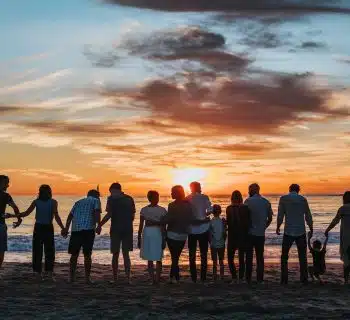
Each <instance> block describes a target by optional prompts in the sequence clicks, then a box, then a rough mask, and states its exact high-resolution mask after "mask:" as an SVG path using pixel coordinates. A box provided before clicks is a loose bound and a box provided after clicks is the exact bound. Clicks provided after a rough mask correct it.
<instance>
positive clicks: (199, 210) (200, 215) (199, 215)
mask: <svg viewBox="0 0 350 320" xmlns="http://www.w3.org/2000/svg"><path fill="white" fill-rule="evenodd" d="M187 200H188V201H189V202H190V203H191V204H192V206H193V208H194V214H195V217H194V219H195V220H205V219H206V218H207V216H208V213H210V212H211V211H212V206H211V202H210V200H209V197H208V196H207V195H205V194H201V193H192V194H190V195H189V196H188V197H187ZM209 226H210V223H209V221H208V222H206V223H202V224H199V225H192V226H191V227H190V234H202V233H204V232H207V231H208V230H209Z"/></svg>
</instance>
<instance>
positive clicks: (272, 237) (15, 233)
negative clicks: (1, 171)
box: [5, 196, 342, 264]
mask: <svg viewBox="0 0 350 320" xmlns="http://www.w3.org/2000/svg"><path fill="white" fill-rule="evenodd" d="M267 198H268V199H269V200H270V201H271V204H272V208H273V211H274V218H273V222H272V224H271V226H270V227H269V228H268V230H267V233H266V248H265V257H266V260H267V261H278V260H279V258H280V254H281V242H282V236H277V235H276V233H275V230H276V216H277V206H278V200H279V197H278V196H270V197H267ZM307 198H308V201H309V205H310V208H311V210H312V213H313V219H314V231H315V232H314V234H315V235H314V237H317V238H319V239H320V240H323V239H324V237H323V233H324V230H325V229H326V227H327V226H328V224H329V223H330V222H331V220H332V219H333V217H334V216H335V214H336V212H337V210H338V208H339V207H340V206H341V204H342V198H341V197H340V196H308V197H307ZM14 200H15V201H16V203H17V205H18V206H19V208H20V210H21V211H24V210H25V209H27V207H28V206H29V205H30V203H31V201H32V200H33V197H28V196H17V197H14ZM56 200H57V201H58V203H59V214H60V216H61V218H62V221H63V223H65V221H66V218H67V216H68V214H69V212H70V209H71V207H72V206H73V204H74V202H75V201H77V200H78V198H77V197H73V196H58V197H56ZM170 201H171V199H170V198H161V200H160V205H162V206H165V207H167V204H168V203H169V202H170ZM211 201H212V203H215V204H220V205H221V206H222V209H223V212H225V209H226V207H227V206H228V205H229V203H230V198H229V197H211ZM101 202H102V208H104V207H105V205H106V198H102V199H101ZM135 204H136V209H137V214H136V219H135V221H134V251H133V252H132V254H131V257H132V261H133V263H135V264H145V261H142V260H141V259H140V257H139V250H138V249H137V247H136V243H137V231H138V226H139V212H140V210H141V208H142V207H144V206H146V205H147V204H148V202H147V199H146V198H135ZM8 212H10V210H8ZM34 217H35V212H33V213H32V214H31V215H30V216H29V217H26V218H24V219H23V222H22V225H21V226H20V227H19V228H17V229H13V228H12V227H11V220H7V221H8V233H9V239H8V246H9V252H8V253H7V254H6V257H5V261H16V262H30V261H31V250H32V232H33V226H34ZM281 231H282V232H283V230H281ZM55 233H56V235H55V244H56V261H58V262H68V260H69V255H68V253H67V248H68V241H69V238H68V239H64V238H62V237H61V236H60V230H59V227H58V226H57V225H56V222H55ZM338 244H339V225H338V226H337V227H336V228H335V229H334V230H333V231H332V232H331V233H330V239H329V245H328V250H327V261H331V262H339V261H340V260H339V249H338ZM198 258H199V256H198ZM296 258H297V250H296V248H295V246H293V247H292V249H291V252H290V260H291V261H293V260H295V259H296ZM93 259H94V261H95V262H98V263H101V264H110V261H111V254H110V252H109V223H107V224H106V225H105V226H104V227H103V230H102V233H101V235H100V236H96V239H95V245H94V253H93ZM80 262H81V260H80ZM169 262H170V256H169V252H168V250H167V249H166V250H165V253H164V263H165V264H168V263H169ZM181 263H186V264H187V263H188V251H187V249H185V250H184V252H183V255H182V257H181Z"/></svg>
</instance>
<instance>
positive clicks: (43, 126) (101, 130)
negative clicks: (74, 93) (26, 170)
mask: <svg viewBox="0 0 350 320" xmlns="http://www.w3.org/2000/svg"><path fill="white" fill-rule="evenodd" d="M17 125H19V126H21V127H24V128H27V129H35V130H37V131H40V132H45V133H47V134H52V135H65V136H69V137H72V136H73V137H92V138H93V137H101V136H102V137H107V136H108V137H119V136H123V135H126V134H128V133H129V132H128V131H127V130H125V129H122V128H120V126H119V125H116V124H109V123H91V122H89V123H84V122H64V121H37V122H20V123H18V124H17Z"/></svg>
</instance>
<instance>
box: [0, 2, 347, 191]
mask: <svg viewBox="0 0 350 320" xmlns="http://www.w3.org/2000/svg"><path fill="white" fill-rule="evenodd" d="M274 2H275V3H278V4H279V6H278V7H276V5H271V3H274ZM322 3H328V6H325V5H322ZM329 3H331V4H329ZM346 3H348V6H346ZM120 4H122V5H120ZM174 4H175V5H174ZM242 4H244V5H242ZM349 32H350V4H349V1H343V2H342V1H327V2H326V1H321V0H317V1H316V0H315V1H311V0H310V1H306V0H304V1H301V0H299V1H296V0H294V1H287V0H280V1H268V0H249V1H245V0H244V1H243V0H232V1H227V0H216V1H212V0H186V1H185V0H178V1H170V0H169V1H167V0H114V1H108V3H107V1H102V0H60V1H46V0H31V1H27V0H11V1H3V2H2V4H1V10H0V40H1V43H2V46H1V47H2V50H1V51H0V73H1V77H0V148H1V159H0V167H1V173H3V174H7V175H9V176H10V177H11V187H10V191H11V193H13V194H23V193H24V194H34V193H36V192H37V188H38V186H39V185H40V184H42V183H48V184H50V185H51V186H52V187H53V189H54V192H55V193H63V194H80V193H85V191H86V190H87V189H89V188H91V187H94V186H96V185H97V184H100V186H101V189H102V192H104V193H106V192H107V190H108V186H109V184H110V183H111V182H114V181H119V182H121V183H122V184H123V185H124V188H125V190H126V191H127V192H129V193H131V194H134V195H143V194H145V192H146V191H147V190H149V189H157V190H159V191H161V192H162V193H163V194H166V195H167V194H169V189H170V187H171V185H173V184H175V183H181V184H187V183H188V182H190V181H191V180H200V181H201V182H202V183H203V184H204V189H205V191H206V192H207V193H209V194H214V193H215V194H228V193H230V192H231V191H232V190H233V189H236V188H239V189H242V191H244V192H246V190H247V185H248V184H249V183H252V182H258V183H260V184H261V186H262V192H263V193H283V192H285V191H286V190H287V188H288V185H289V184H290V183H299V184H301V185H302V189H303V192H305V193H341V192H343V191H344V190H345V189H349V188H350V151H349V149H350V148H349V147H350V41H349V36H348V35H349Z"/></svg>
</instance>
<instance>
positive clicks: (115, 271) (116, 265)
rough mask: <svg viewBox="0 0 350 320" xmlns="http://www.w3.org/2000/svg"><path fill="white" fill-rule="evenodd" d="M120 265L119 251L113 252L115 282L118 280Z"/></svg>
mask: <svg viewBox="0 0 350 320" xmlns="http://www.w3.org/2000/svg"><path fill="white" fill-rule="evenodd" d="M118 265H119V251H118V252H115V253H113V258H112V268H113V280H114V282H117V281H118Z"/></svg>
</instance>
